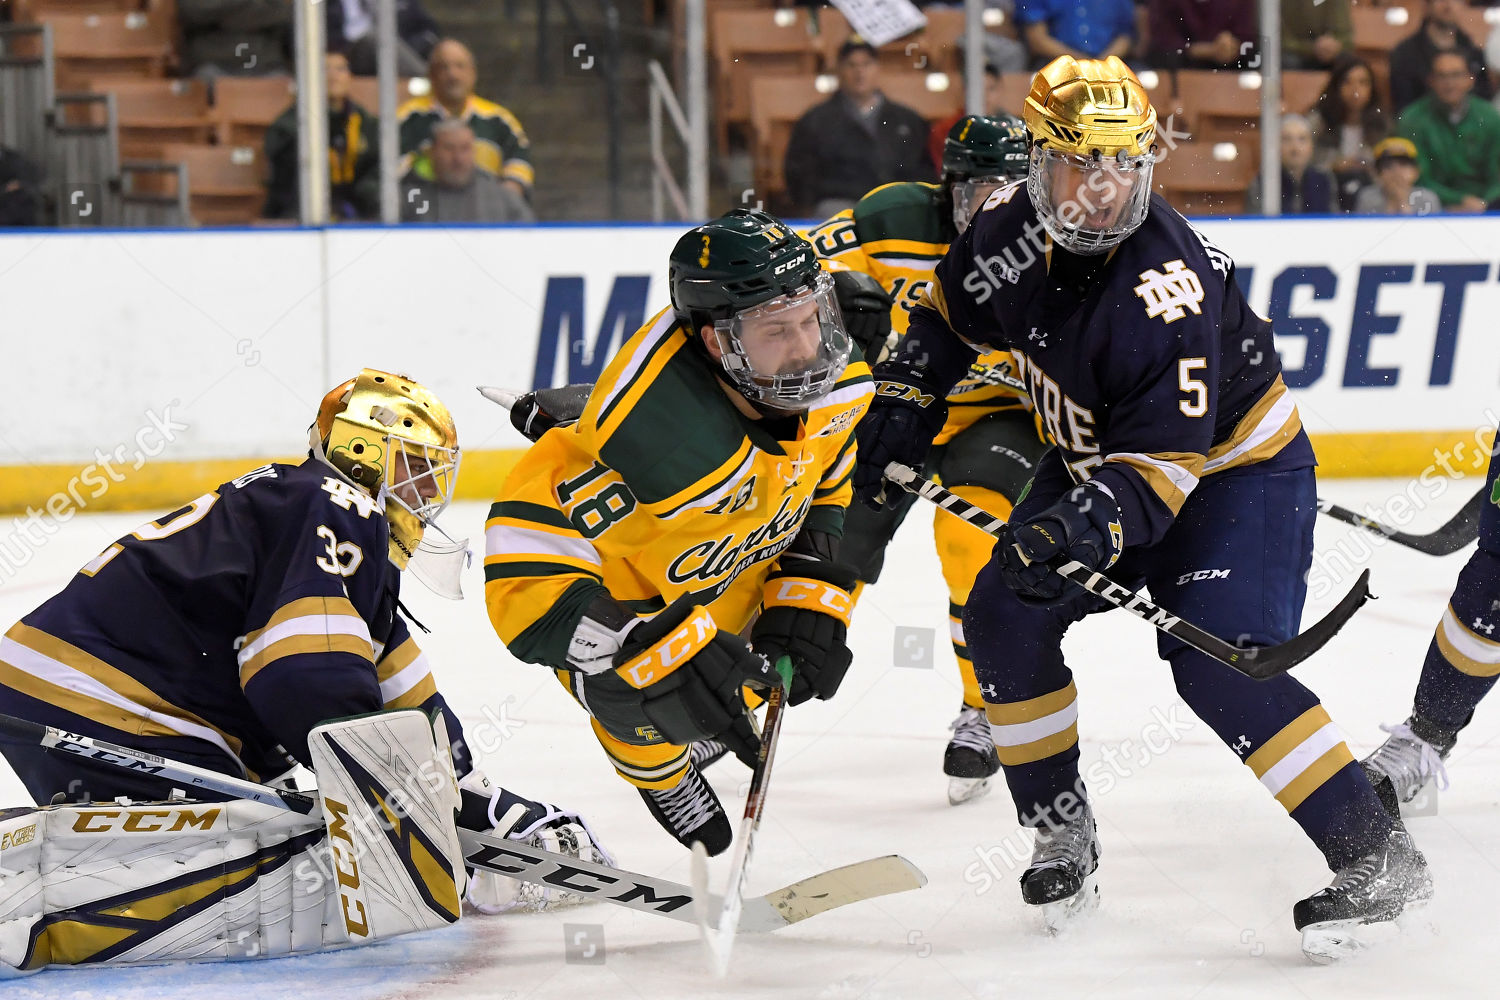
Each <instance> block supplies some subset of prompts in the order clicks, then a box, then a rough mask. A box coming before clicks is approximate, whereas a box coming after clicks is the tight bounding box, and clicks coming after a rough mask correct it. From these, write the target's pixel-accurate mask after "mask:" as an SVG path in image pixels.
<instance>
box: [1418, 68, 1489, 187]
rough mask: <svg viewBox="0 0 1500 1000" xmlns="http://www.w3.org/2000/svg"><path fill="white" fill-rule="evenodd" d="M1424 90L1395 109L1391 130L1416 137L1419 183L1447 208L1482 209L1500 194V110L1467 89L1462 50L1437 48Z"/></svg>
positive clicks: (1469, 74)
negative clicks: (1396, 118)
mask: <svg viewBox="0 0 1500 1000" xmlns="http://www.w3.org/2000/svg"><path fill="white" fill-rule="evenodd" d="M1427 86H1428V88H1429V93H1428V94H1427V96H1426V97H1423V98H1420V99H1418V100H1417V101H1416V103H1414V104H1412V106H1411V107H1409V108H1407V109H1406V110H1405V111H1403V112H1402V113H1401V119H1400V121H1399V122H1398V123H1397V132H1399V133H1400V134H1401V135H1403V136H1405V137H1406V138H1408V139H1410V140H1411V141H1412V142H1414V143H1416V146H1417V153H1418V156H1417V158H1418V160H1419V162H1420V163H1421V164H1422V178H1421V183H1422V185H1423V186H1424V187H1429V188H1431V189H1432V190H1433V191H1435V192H1437V196H1438V198H1440V199H1441V200H1442V202H1443V207H1444V208H1446V209H1447V210H1448V211H1450V212H1483V211H1484V210H1485V208H1486V206H1488V205H1489V203H1490V202H1492V201H1494V200H1495V199H1496V198H1500V111H1496V110H1495V108H1494V106H1493V105H1492V104H1490V103H1489V102H1488V101H1481V100H1480V99H1479V98H1477V97H1475V96H1474V94H1473V89H1474V76H1473V71H1472V70H1471V69H1470V62H1469V59H1468V56H1467V55H1465V53H1463V52H1462V51H1460V50H1458V49H1453V50H1450V51H1447V52H1439V53H1438V54H1437V55H1436V56H1435V57H1434V58H1433V60H1432V72H1431V74H1429V75H1428V77H1427Z"/></svg>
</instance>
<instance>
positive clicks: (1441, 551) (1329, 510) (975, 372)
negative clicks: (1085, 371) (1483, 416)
mask: <svg viewBox="0 0 1500 1000" xmlns="http://www.w3.org/2000/svg"><path fill="white" fill-rule="evenodd" d="M968 377H969V378H972V379H974V380H976V381H979V382H985V383H987V384H989V385H998V386H1003V387H1004V388H1006V389H1014V390H1015V391H1017V392H1021V393H1027V392H1028V390H1027V388H1026V383H1025V382H1022V381H1021V380H1020V379H1018V378H1016V377H1015V376H1014V375H1009V374H1007V373H1005V372H1003V371H1001V370H1000V369H999V368H996V367H994V366H992V365H981V364H979V363H978V362H975V363H974V364H973V365H971V366H970V367H969V371H968ZM1486 499H1488V496H1487V494H1486V492H1485V491H1484V490H1483V489H1481V490H1480V491H1479V492H1478V493H1476V494H1474V496H1473V497H1471V498H1470V499H1469V502H1468V503H1466V504H1464V506H1463V509H1462V510H1460V511H1459V512H1458V513H1457V514H1454V515H1453V518H1452V520H1450V521H1449V522H1448V523H1447V524H1445V525H1443V526H1442V527H1441V528H1438V529H1437V530H1436V531H1429V532H1428V533H1427V534H1425V535H1409V534H1407V533H1406V532H1404V531H1401V530H1400V529H1397V528H1392V527H1391V526H1390V525H1387V524H1381V523H1380V522H1379V521H1375V520H1371V519H1370V518H1368V517H1365V516H1364V515H1363V514H1359V513H1356V512H1355V511H1352V510H1350V509H1349V508H1348V507H1340V506H1339V505H1338V504H1336V503H1333V502H1331V501H1328V500H1324V499H1323V498H1322V497H1319V498H1318V513H1320V514H1327V515H1328V516H1329V517H1331V518H1333V519H1334V520H1336V521H1343V522H1344V523H1345V524H1352V525H1354V526H1355V527H1356V528H1364V529H1365V530H1366V531H1373V532H1375V533H1376V534H1377V535H1384V536H1385V537H1386V538H1389V539H1390V540H1391V541H1393V542H1395V543H1396V544H1397V545H1404V546H1406V547H1407V548H1409V549H1416V550H1417V551H1418V552H1423V553H1426V554H1427V555H1429V556H1449V555H1452V554H1453V553H1455V552H1457V551H1458V550H1459V549H1461V548H1463V547H1464V546H1465V545H1468V544H1469V543H1470V542H1472V541H1474V540H1475V539H1476V538H1478V537H1479V512H1480V511H1482V510H1484V504H1485V500H1486Z"/></svg>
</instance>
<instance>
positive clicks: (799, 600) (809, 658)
mask: <svg viewBox="0 0 1500 1000" xmlns="http://www.w3.org/2000/svg"><path fill="white" fill-rule="evenodd" d="M855 580H856V577H855V573H854V570H853V569H852V568H851V567H848V566H843V565H840V564H838V563H829V562H815V561H804V560H793V561H792V563H791V565H789V566H785V567H783V568H781V569H778V570H777V571H776V572H774V573H772V574H771V576H770V578H769V579H767V580H766V591H765V598H764V601H763V602H762V604H763V607H764V609H765V610H763V611H762V612H761V614H760V617H759V618H758V619H756V621H755V627H754V628H753V629H751V630H750V645H752V646H753V647H755V651H756V652H757V653H760V654H761V655H762V656H764V657H765V658H766V659H768V660H770V661H771V662H772V663H775V662H777V661H778V660H779V659H780V658H781V657H783V656H786V657H790V658H791V661H792V687H791V690H790V691H789V692H787V700H788V701H789V702H791V703H792V704H793V705H800V704H802V703H803V702H804V701H807V700H808V699H809V698H819V699H823V700H826V699H828V698H832V697H833V695H834V692H836V691H837V690H838V689H839V682H840V681H842V680H843V679H844V674H845V673H846V672H848V670H849V664H850V662H852V661H853V659H854V654H853V653H851V652H849V647H848V646H847V645H845V640H846V639H847V637H848V634H849V616H850V614H852V613H853V611H854V598H853V597H851V596H850V591H852V590H853V589H854V584H855Z"/></svg>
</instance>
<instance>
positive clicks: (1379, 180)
mask: <svg viewBox="0 0 1500 1000" xmlns="http://www.w3.org/2000/svg"><path fill="white" fill-rule="evenodd" d="M1420 173H1421V167H1420V166H1418V164H1417V147H1416V146H1414V145H1412V141H1411V140H1410V139H1403V138H1401V137H1400V136H1399V135H1393V136H1391V137H1390V138H1388V139H1383V140H1381V141H1380V142H1379V143H1377V144H1376V146H1375V183H1374V184H1371V185H1369V186H1368V187H1366V188H1363V189H1361V190H1360V192H1359V197H1358V198H1357V199H1356V200H1355V203H1354V211H1355V213H1356V214H1358V215H1431V214H1433V213H1434V212H1441V211H1442V210H1443V205H1442V202H1440V201H1439V200H1438V196H1437V195H1435V194H1433V193H1432V192H1431V191H1429V190H1428V189H1427V188H1424V187H1418V186H1417V177H1418V176H1419V175H1420Z"/></svg>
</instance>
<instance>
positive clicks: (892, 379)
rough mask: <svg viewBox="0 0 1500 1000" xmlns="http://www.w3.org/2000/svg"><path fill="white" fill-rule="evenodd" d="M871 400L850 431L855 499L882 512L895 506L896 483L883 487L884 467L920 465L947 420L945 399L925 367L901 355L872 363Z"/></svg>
mask: <svg viewBox="0 0 1500 1000" xmlns="http://www.w3.org/2000/svg"><path fill="white" fill-rule="evenodd" d="M874 374H875V399H874V400H873V401H872V402H871V403H870V411H869V412H868V413H866V414H865V415H864V416H863V417H862V418H860V421H859V423H858V424H856V425H855V428H854V433H855V435H856V436H857V437H858V439H859V451H858V453H857V455H856V458H855V466H854V480H853V486H854V498H855V499H856V500H859V501H860V502H862V503H864V504H865V505H866V506H869V507H873V508H874V509H876V510H880V509H881V508H882V507H893V506H895V505H896V498H897V494H899V493H900V492H901V490H900V488H899V487H896V486H887V484H886V482H885V467H886V466H887V465H888V464H890V463H891V462H900V463H901V464H902V465H906V466H910V467H911V468H913V469H919V470H920V469H921V468H922V466H923V465H924V464H925V463H926V461H927V453H928V452H929V451H931V450H932V442H933V440H934V439H935V438H936V437H937V436H938V432H939V431H941V430H942V429H943V424H945V423H947V421H948V402H947V400H946V399H944V398H943V390H941V389H940V388H938V386H937V383H936V381H935V376H934V374H933V372H932V371H930V370H929V369H928V368H927V367H926V366H925V365H920V364H917V363H916V362H914V361H906V360H904V359H900V360H894V361H885V362H882V363H881V364H879V365H877V366H876V367H875V372H874Z"/></svg>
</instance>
